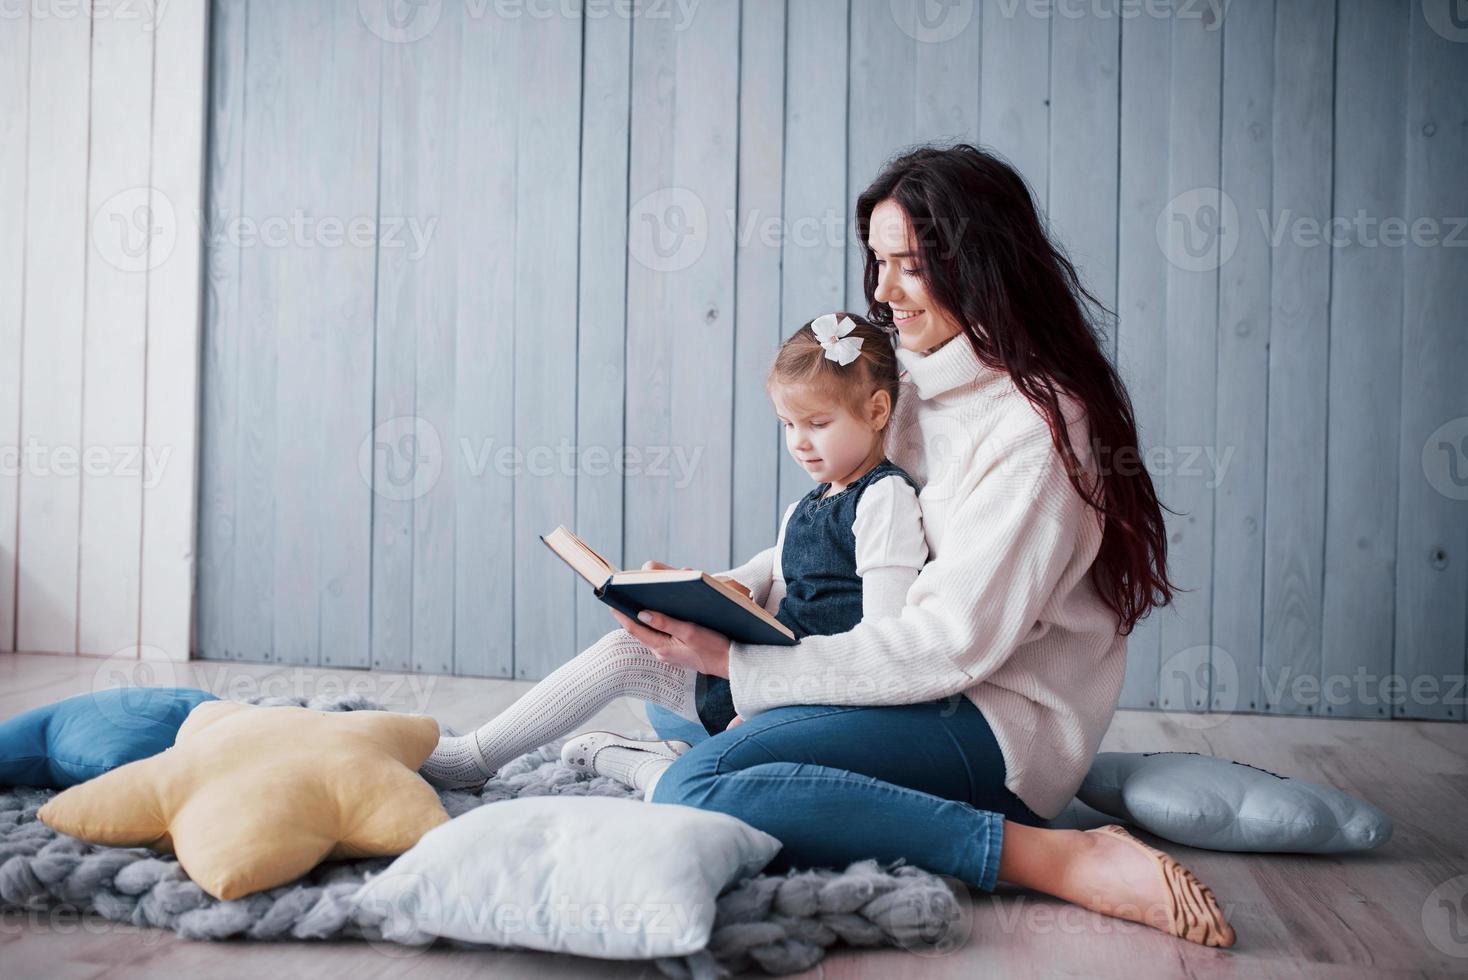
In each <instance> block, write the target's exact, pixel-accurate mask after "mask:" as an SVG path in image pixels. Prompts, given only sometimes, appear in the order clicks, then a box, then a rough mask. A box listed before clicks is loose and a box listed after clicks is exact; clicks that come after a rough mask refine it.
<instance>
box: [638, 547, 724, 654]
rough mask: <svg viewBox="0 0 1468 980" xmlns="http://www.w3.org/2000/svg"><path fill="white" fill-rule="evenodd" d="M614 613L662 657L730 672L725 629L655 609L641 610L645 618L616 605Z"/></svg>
mask: <svg viewBox="0 0 1468 980" xmlns="http://www.w3.org/2000/svg"><path fill="white" fill-rule="evenodd" d="M649 564H651V563H649ZM643 567H644V568H646V567H647V566H646V565H644V566H643ZM663 567H666V566H663ZM612 615H613V616H615V617H616V619H617V622H618V623H621V624H622V628H623V629H624V630H626V631H627V632H628V633H631V634H632V635H633V636H635V637H636V638H637V639H638V640H640V641H642V645H643V646H645V647H647V648H648V649H649V650H651V651H652V652H653V654H654V655H655V656H656V657H657V658H658V659H659V660H663V661H666V662H667V663H670V664H677V665H678V666H680V667H687V668H689V669H691V670H696V671H698V672H699V673H700V674H708V675H710V676H713V677H728V676H729V638H728V637H727V636H725V635H724V634H723V633H715V632H714V631H713V630H711V629H707V628H705V627H703V626H698V625H696V624H694V623H690V622H687V621H685V620H682V619H674V618H673V617H671V616H664V615H663V614H662V613H655V612H653V611H652V610H651V609H646V610H643V611H642V612H641V613H639V614H638V615H639V617H642V621H641V622H639V621H638V620H635V619H629V618H628V617H627V616H624V615H623V614H622V613H621V612H620V611H619V610H616V609H613V610H612Z"/></svg>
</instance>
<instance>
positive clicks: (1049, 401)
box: [856, 143, 1177, 634]
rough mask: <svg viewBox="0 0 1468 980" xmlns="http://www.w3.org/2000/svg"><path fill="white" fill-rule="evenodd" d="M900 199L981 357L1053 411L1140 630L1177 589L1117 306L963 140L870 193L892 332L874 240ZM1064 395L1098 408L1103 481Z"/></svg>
mask: <svg viewBox="0 0 1468 980" xmlns="http://www.w3.org/2000/svg"><path fill="white" fill-rule="evenodd" d="M889 199H890V200H892V201H894V202H896V204H897V205H898V206H899V207H901V208H902V210H903V211H904V212H905V213H906V215H907V219H908V222H909V223H910V225H911V227H912V231H913V235H914V237H915V238H916V239H917V243H918V255H919V257H920V264H921V266H922V277H923V281H924V283H925V284H926V286H927V290H928V293H929V294H930V295H931V296H932V298H933V300H934V301H936V302H937V303H938V304H941V305H942V307H943V308H944V309H946V310H947V311H948V312H949V313H951V314H952V315H953V317H954V318H955V319H957V320H958V321H959V322H960V323H962V324H963V327H964V333H965V334H966V335H967V337H968V340H969V343H971V344H972V345H973V348H974V352H975V353H976V354H977V355H978V358H979V360H980V361H982V362H984V363H985V364H987V365H989V366H990V367H992V368H995V369H996V370H1003V371H1007V372H1008V373H1009V376H1010V377H1011V378H1012V379H1013V380H1014V383H1015V386H1016V387H1018V388H1019V390H1020V391H1021V392H1023V393H1024V395H1025V397H1026V398H1028V399H1029V400H1030V402H1031V403H1032V404H1033V405H1034V406H1035V407H1036V409H1037V410H1039V411H1040V413H1041V414H1042V415H1043V416H1044V417H1045V419H1046V421H1047V423H1048V424H1049V426H1050V434H1051V439H1052V441H1053V442H1054V444H1055V448H1056V450H1057V451H1058V452H1059V453H1060V455H1061V458H1062V459H1063V460H1064V461H1065V467H1066V472H1067V473H1068V474H1069V475H1070V480H1071V483H1072V484H1073V485H1074V486H1075V488H1076V490H1077V492H1079V493H1080V495H1081V497H1082V498H1083V499H1085V501H1086V502H1087V503H1088V504H1089V505H1090V506H1091V507H1093V508H1095V509H1096V510H1097V511H1098V512H1099V513H1100V514H1102V515H1104V517H1105V522H1104V528H1103V530H1102V535H1101V549H1100V551H1099V552H1098V553H1097V555H1096V561H1095V564H1094V565H1092V569H1091V570H1092V575H1093V577H1094V581H1095V584H1096V588H1097V590H1098V591H1099V592H1100V594H1101V597H1102V598H1103V599H1104V600H1105V602H1106V604H1107V605H1108V606H1110V607H1111V608H1112V609H1113V610H1114V611H1115V612H1116V614H1117V616H1118V617H1120V619H1121V628H1120V632H1121V633H1123V634H1127V633H1130V632H1131V631H1132V627H1133V626H1135V625H1136V623H1137V620H1139V619H1141V618H1142V617H1143V616H1145V615H1146V614H1147V613H1148V612H1149V611H1150V610H1151V609H1152V608H1153V607H1154V606H1165V605H1167V604H1168V603H1169V602H1171V601H1172V598H1173V592H1174V591H1175V590H1177V586H1176V585H1174V584H1173V583H1172V582H1170V581H1169V580H1168V577H1167V532H1166V526H1165V525H1164V523H1163V517H1162V505H1161V503H1160V502H1159V501H1158V499H1157V491H1156V490H1155V489H1154V488H1153V486H1152V478H1151V477H1150V476H1149V475H1148V473H1147V470H1146V467H1144V466H1142V465H1141V455H1140V453H1139V451H1138V447H1137V424H1136V419H1135V416H1134V414H1133V411H1132V404H1131V399H1130V398H1129V397H1128V396H1127V392H1126V387H1125V386H1124V385H1123V384H1122V382H1121V377H1120V376H1119V375H1118V374H1117V372H1116V369H1115V368H1114V367H1113V366H1112V364H1111V362H1110V361H1108V360H1107V359H1106V355H1105V354H1104V353H1103V352H1102V350H1101V344H1100V342H1099V341H1098V339H1097V330H1096V325H1095V323H1094V321H1093V319H1092V317H1093V316H1098V315H1101V314H1104V313H1105V312H1106V310H1105V307H1104V306H1102V304H1101V303H1100V302H1099V301H1098V300H1097V299H1096V297H1095V296H1093V295H1092V294H1091V293H1090V292H1089V291H1088V290H1087V289H1086V288H1085V286H1084V285H1082V283H1081V281H1080V277H1079V276H1078V275H1077V274H1076V270H1075V266H1074V265H1072V264H1071V262H1070V260H1069V259H1067V258H1066V256H1065V254H1064V253H1063V252H1062V251H1061V250H1060V249H1059V248H1057V247H1056V246H1055V245H1054V244H1052V243H1051V241H1050V238H1049V236H1048V235H1047V234H1046V232H1045V228H1044V226H1043V225H1042V224H1041V221H1040V216H1039V213H1038V211H1037V210H1036V208H1035V204H1034V201H1033V200H1032V199H1031V197H1030V192H1029V189H1028V188H1027V187H1026V186H1025V182H1024V180H1023V179H1021V178H1020V176H1019V174H1018V173H1016V172H1015V171H1014V169H1013V168H1012V167H1010V166H1009V165H1008V164H1007V163H1005V162H1004V161H1002V160H1000V159H999V158H997V157H995V156H993V155H991V154H989V153H986V152H984V151H983V150H980V149H978V148H976V147H973V146H970V145H968V144H966V143H961V144H958V145H956V146H951V147H935V146H925V147H921V148H918V149H915V150H912V151H910V152H907V153H905V154H903V155H902V156H899V157H897V158H896V159H894V160H893V161H892V162H890V163H889V164H888V165H887V166H886V167H885V168H884V169H883V171H882V173H881V175H880V176H878V177H877V179H876V180H875V181H873V182H872V184H871V186H870V187H868V188H867V189H866V190H865V191H863V192H862V194H861V196H860V197H858V198H857V201H856V225H857V234H858V235H859V236H860V241H861V247H862V251H863V254H864V257H865V274H864V278H863V281H864V284H865V287H866V299H867V306H868V309H869V313H868V318H869V319H871V320H872V321H873V322H874V323H878V324H881V325H882V326H884V327H886V328H888V329H891V328H892V310H891V308H890V307H888V306H887V305H886V304H885V303H878V302H877V301H876V300H875V298H874V294H875V292H876V289H877V266H876V257H875V255H874V254H873V253H872V250H871V248H870V247H868V245H867V237H868V232H869V230H870V227H871V217H872V210H873V209H874V208H875V207H876V206H877V205H878V204H880V203H881V202H883V201H885V200H889ZM1060 391H1063V392H1066V393H1067V394H1069V395H1070V396H1071V397H1073V398H1075V399H1076V400H1077V401H1079V402H1080V403H1081V404H1082V405H1083V406H1084V407H1085V410H1086V415H1087V420H1088V422H1089V427H1090V437H1091V445H1092V449H1093V453H1094V455H1095V461H1096V463H1097V467H1098V470H1099V473H1100V480H1099V482H1093V481H1091V480H1088V479H1087V478H1086V477H1085V475H1084V474H1083V472H1082V470H1081V466H1080V462H1079V460H1078V459H1077V457H1076V454H1075V450H1074V448H1073V447H1072V446H1071V444H1070V438H1069V435H1068V434H1067V431H1066V427H1065V424H1064V417H1063V415H1062V414H1061V405H1060V399H1059V397H1058V395H1057V393H1058V392H1060ZM1102 453H1107V454H1109V459H1106V458H1102V455H1101V454H1102ZM1127 463H1129V464H1130V465H1125V464H1127Z"/></svg>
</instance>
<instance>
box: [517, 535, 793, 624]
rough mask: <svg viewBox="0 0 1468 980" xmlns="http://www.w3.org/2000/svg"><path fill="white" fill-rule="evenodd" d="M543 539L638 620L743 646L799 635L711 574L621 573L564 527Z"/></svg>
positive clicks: (673, 571)
mask: <svg viewBox="0 0 1468 980" xmlns="http://www.w3.org/2000/svg"><path fill="white" fill-rule="evenodd" d="M540 540H542V541H544V542H545V544H546V547H548V548H550V550H551V551H554V552H555V553H556V554H557V555H559V556H560V557H561V560H562V561H564V562H565V563H566V564H567V565H570V566H571V568H572V569H574V570H575V572H576V574H577V575H580V576H581V577H582V578H584V579H586V581H588V582H590V583H591V587H592V590H593V591H594V592H595V594H596V597H597V598H598V599H600V600H601V601H602V602H605V603H606V604H607V605H609V606H611V607H612V608H613V609H616V610H619V611H620V612H622V613H623V614H625V615H626V616H628V617H630V618H632V619H636V618H637V614H638V613H639V612H641V611H642V610H644V609H651V610H652V611H653V612H660V613H662V614H664V615H666V616H672V617H673V618H674V619H682V620H686V621H688V622H690V623H697V624H698V625H700V626H703V627H706V628H708V629H711V630H716V631H718V632H720V633H723V634H724V635H725V636H727V637H728V638H729V639H731V640H737V641H738V642H740V643H778V644H783V645H786V646H788V645H791V644H793V643H795V642H796V640H795V634H794V633H792V632H791V631H790V628H789V627H787V626H786V625H785V624H784V623H782V622H780V621H779V620H778V619H776V618H775V617H774V616H771V615H770V614H769V613H768V612H766V611H765V610H764V609H761V608H760V607H759V606H758V605H756V604H755V602H754V600H752V599H750V598H749V597H748V596H746V595H745V594H744V593H743V592H740V591H739V590H738V589H736V588H734V587H733V586H731V585H730V584H729V583H728V582H724V581H722V580H720V579H717V578H714V577H713V576H712V575H709V574H708V573H707V572H699V571H684V570H683V569H679V568H659V569H654V570H651V571H643V570H638V571H632V572H624V571H619V570H618V569H617V568H616V566H614V565H612V563H611V562H609V561H607V560H606V559H605V558H603V557H602V556H601V555H599V554H597V553H596V552H595V551H594V550H593V549H592V548H591V546H590V545H588V544H587V543H586V542H584V541H582V540H581V539H580V538H578V537H576V535H575V534H573V533H572V532H571V531H569V530H567V529H566V528H565V527H557V528H556V529H555V530H554V531H552V532H551V533H549V534H542V535H541V536H540Z"/></svg>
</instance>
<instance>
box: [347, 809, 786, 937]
mask: <svg viewBox="0 0 1468 980" xmlns="http://www.w3.org/2000/svg"><path fill="white" fill-rule="evenodd" d="M779 850H780V842H779V841H778V840H776V839H775V838H773V837H771V836H770V835H769V834H766V833H764V832H763V831H759V830H756V829H754V828H753V827H751V826H749V825H748V824H746V823H744V821H742V820H739V819H737V818H735V817H731V816H729V815H727V814H723V813H715V812H711V811H708V810H699V809H696V808H694V807H689V806H682V805H679V804H676V803H644V802H642V801H640V800H629V799H619V798H615V797H606V796H537V797H521V798H519V799H513V800H506V801H504V802H501V803H491V804H488V805H487V806H482V807H479V808H477V809H474V810H470V811H469V812H468V813H465V814H464V815H463V816H460V817H457V818H455V819H453V820H450V821H449V822H448V823H446V824H442V825H440V826H438V827H435V828H434V829H432V830H430V831H429V832H428V833H426V834H424V835H423V837H422V838H421V839H420V840H419V841H418V843H417V844H416V845H414V847H413V848H412V849H411V850H409V851H407V852H406V853H405V854H403V855H401V856H400V857H398V858H397V859H396V860H395V861H393V863H392V864H391V865H389V866H388V867H387V868H386V869H385V870H383V872H382V873H381V874H378V875H375V876H372V877H370V878H368V879H367V881H366V883H365V884H363V885H362V887H361V888H359V889H358V890H357V892H356V894H355V895H354V896H353V900H354V901H355V902H356V903H357V904H358V906H359V908H360V909H361V911H362V912H364V913H367V914H369V915H370V916H371V917H372V918H373V919H376V918H377V917H378V916H381V923H382V924H381V929H382V933H383V936H384V937H385V938H387V939H390V940H393V941H395V942H402V943H411V944H420V943H426V942H429V941H431V939H432V937H434V936H444V937H447V938H451V939H458V940H462V941H464V942H471V943H492V944H494V945H496V946H520V947H525V948H528V949H540V950H550V951H556V952H566V953H574V954H577V955H579V956H596V957H601V958H603V959H617V960H621V959H648V958H652V957H658V956H684V955H687V954H690V953H695V952H697V951H698V950H701V949H703V948H704V947H705V946H706V945H708V940H709V933H710V931H711V930H712V928H713V924H714V911H715V904H716V900H717V899H718V896H719V893H720V892H721V891H723V890H724V888H725V887H726V886H728V885H732V884H735V883H737V882H738V881H740V880H742V879H744V878H747V877H749V876H751V875H754V874H756V873H758V872H759V870H760V869H761V868H763V867H764V866H765V865H766V864H768V863H769V862H770V859H771V858H773V857H774V856H775V854H776V853H777V852H778V851H779Z"/></svg>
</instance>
